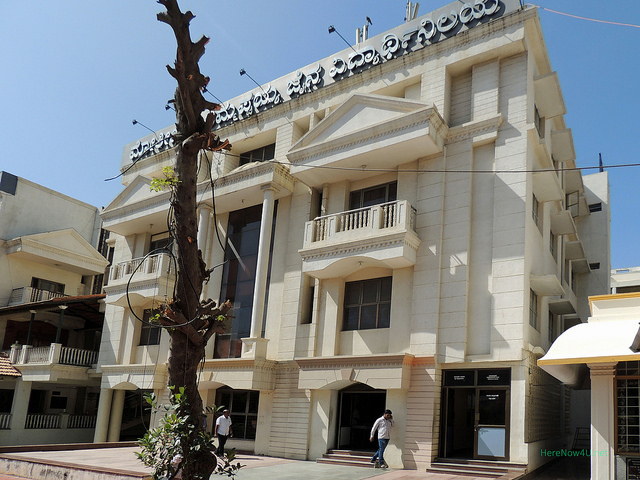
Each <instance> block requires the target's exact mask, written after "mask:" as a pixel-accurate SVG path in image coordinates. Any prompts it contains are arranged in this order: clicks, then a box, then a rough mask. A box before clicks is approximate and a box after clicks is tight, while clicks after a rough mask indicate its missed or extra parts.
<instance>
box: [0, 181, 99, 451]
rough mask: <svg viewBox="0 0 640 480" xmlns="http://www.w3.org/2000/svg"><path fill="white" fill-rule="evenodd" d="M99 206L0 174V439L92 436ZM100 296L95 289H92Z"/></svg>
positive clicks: (79, 439)
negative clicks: (9, 368)
mask: <svg viewBox="0 0 640 480" xmlns="http://www.w3.org/2000/svg"><path fill="white" fill-rule="evenodd" d="M100 225H101V220H100V216H99V212H98V209H97V208H96V207H93V206H91V205H88V204H86V203H84V202H80V201H78V200H76V199H73V198H70V197H68V196H66V195H63V194H61V193H59V192H55V191H53V190H51V189H48V188H46V187H43V186H41V185H38V184H36V183H33V182H30V181H29V180H26V179H24V178H20V177H17V176H15V175H12V174H11V173H8V172H0V343H1V344H2V350H3V355H5V356H6V357H8V359H6V360H7V361H10V362H11V363H12V364H13V366H14V367H15V368H16V369H17V370H18V371H19V372H20V375H19V376H14V375H1V376H0V445H24V444H43V443H72V442H86V441H90V440H91V439H92V438H93V431H94V427H95V422H96V412H97V405H98V394H99V391H100V390H99V386H100V376H99V375H98V374H97V373H96V370H95V366H96V362H97V359H98V346H99V344H100V335H101V334H102V326H103V316H104V314H103V311H104V308H103V307H104V303H102V302H101V300H102V299H103V298H104V295H100V291H101V286H102V275H103V274H104V271H105V267H106V266H107V263H108V262H107V260H106V259H105V258H104V257H103V256H102V255H101V254H100V253H99V252H98V251H97V250H96V247H97V246H98V242H99V239H100V234H101V228H100ZM94 284H95V288H96V290H97V292H98V294H93V293H94V292H93V288H94Z"/></svg>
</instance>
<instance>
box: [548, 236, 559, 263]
mask: <svg viewBox="0 0 640 480" xmlns="http://www.w3.org/2000/svg"><path fill="white" fill-rule="evenodd" d="M557 238H558V237H556V236H555V235H554V234H553V232H549V250H550V251H551V255H553V258H555V259H556V260H557V259H558V257H557V256H556V243H557V242H556V240H557Z"/></svg>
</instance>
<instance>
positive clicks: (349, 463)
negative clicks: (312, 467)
mask: <svg viewBox="0 0 640 480" xmlns="http://www.w3.org/2000/svg"><path fill="white" fill-rule="evenodd" d="M316 463H325V464H329V465H345V466H352V467H365V468H373V466H374V465H373V463H371V462H370V461H369V460H367V461H366V462H358V461H353V460H344V459H339V458H326V457H324V458H318V459H316Z"/></svg>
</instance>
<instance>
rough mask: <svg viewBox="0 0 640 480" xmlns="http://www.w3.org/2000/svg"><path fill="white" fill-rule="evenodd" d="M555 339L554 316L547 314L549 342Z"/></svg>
mask: <svg viewBox="0 0 640 480" xmlns="http://www.w3.org/2000/svg"><path fill="white" fill-rule="evenodd" d="M555 339H556V316H555V315H554V314H553V313H551V312H549V341H550V342H553V341H554V340H555Z"/></svg>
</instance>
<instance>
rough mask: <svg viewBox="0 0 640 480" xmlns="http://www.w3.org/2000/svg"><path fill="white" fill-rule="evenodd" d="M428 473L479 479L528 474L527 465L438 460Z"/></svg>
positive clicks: (515, 476)
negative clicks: (468, 476) (469, 476)
mask: <svg viewBox="0 0 640 480" xmlns="http://www.w3.org/2000/svg"><path fill="white" fill-rule="evenodd" d="M427 472H431V473H442V474H449V475H473V476H475V477H478V478H499V477H500V478H517V477H518V476H520V475H522V474H524V473H525V472H526V465H521V464H516V463H510V462H491V461H483V460H449V459H446V460H443V459H436V461H435V462H433V463H432V464H431V466H430V467H429V468H427Z"/></svg>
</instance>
